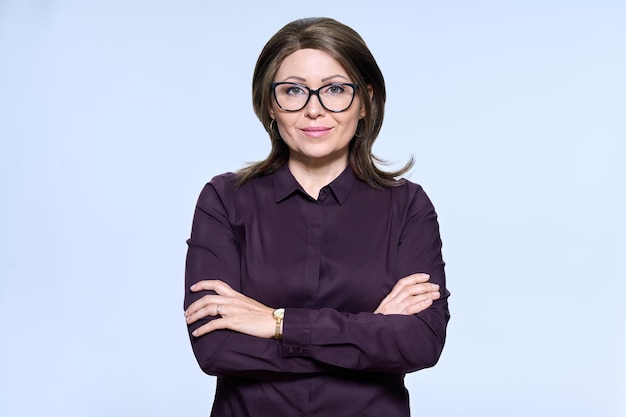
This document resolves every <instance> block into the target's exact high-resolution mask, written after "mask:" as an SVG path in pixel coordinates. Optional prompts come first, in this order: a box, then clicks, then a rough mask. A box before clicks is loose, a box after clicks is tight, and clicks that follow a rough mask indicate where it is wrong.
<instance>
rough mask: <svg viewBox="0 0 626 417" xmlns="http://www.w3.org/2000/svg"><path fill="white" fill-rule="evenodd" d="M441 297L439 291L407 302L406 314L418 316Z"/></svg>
mask: <svg viewBox="0 0 626 417" xmlns="http://www.w3.org/2000/svg"><path fill="white" fill-rule="evenodd" d="M440 296H441V295H440V294H439V292H437V291H433V292H429V293H427V294H421V295H418V296H415V297H411V299H409V300H407V301H406V302H405V303H404V304H403V313H404V314H417V313H419V312H421V311H424V310H426V309H427V308H428V307H430V306H431V305H432V303H433V302H434V301H435V300H436V299H438V298H439V297H440Z"/></svg>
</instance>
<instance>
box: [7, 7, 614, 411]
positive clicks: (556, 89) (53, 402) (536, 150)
mask: <svg viewBox="0 0 626 417" xmlns="http://www.w3.org/2000/svg"><path fill="white" fill-rule="evenodd" d="M307 16H330V17H333V18H336V19H338V20H340V21H342V22H344V23H346V24H348V25H350V26H352V27H353V28H354V29H356V30H357V31H358V32H359V33H360V34H361V35H362V36H363V37H364V38H365V40H366V42H367V43H368V45H369V46H370V48H371V50H372V52H373V53H374V56H375V57H376V59H377V60H378V63H379V65H380V67H381V69H382V71H383V73H384V75H385V78H386V80H387V88H388V105H387V109H386V110H387V113H386V114H387V116H386V120H385V124H384V126H383V130H382V132H381V135H380V137H379V139H378V141H377V143H376V146H375V152H376V154H377V155H378V156H380V157H382V158H384V159H387V160H389V161H390V162H391V163H392V166H396V167H397V166H399V165H400V164H402V163H404V162H405V161H406V160H407V159H408V158H409V156H410V155H411V154H413V155H414V156H415V159H416V164H415V167H414V169H413V170H412V172H411V174H410V179H411V180H413V181H415V182H418V183H420V184H422V185H423V186H424V188H425V189H426V191H427V192H428V193H429V195H430V197H431V198H432V200H433V202H434V203H435V207H436V208H437V211H438V213H439V219H440V223H441V232H442V237H443V241H444V257H445V259H446V261H447V274H448V283H449V287H450V290H451V292H452V297H451V298H450V308H451V312H452V320H451V322H450V326H449V337H448V341H447V345H446V348H445V350H444V353H443V356H442V358H441V360H440V363H439V364H438V365H437V366H436V367H434V368H432V369H428V370H424V371H421V372H417V373H414V374H410V375H408V376H407V385H408V387H409V389H410V391H411V408H412V414H413V415H415V416H476V417H487V416H489V417H502V416H507V417H508V416H512V417H513V416H555V415H562V416H569V417H574V416H576V417H578V416H593V417H596V416H600V417H618V416H626V405H625V401H626V400H624V398H625V396H626V395H625V394H626V376H625V375H626V360H625V355H626V354H625V353H624V352H626V336H625V334H626V331H625V330H626V329H625V324H624V323H625V319H626V311H625V310H626V309H625V306H624V304H625V303H624V301H623V300H624V297H625V295H626V294H625V286H626V285H625V283H624V280H625V278H626V274H625V268H624V261H625V260H626V222H625V220H624V216H625V214H626V199H625V197H624V194H625V191H626V187H625V186H624V180H625V179H626V169H625V165H626V161H625V158H626V152H625V151H626V145H625V143H626V81H625V80H626V25H625V23H624V22H626V4H625V3H624V2H623V1H617V0H616V1H608V0H604V1H603V0H599V1H576V0H568V1H565V0H562V1H558V0H554V1H551V0H541V1H539V0H537V1H533V0H529V1H522V0H520V1H462V0H457V1H438V2H434V1H432V2H431V1H421V0H420V1H408V0H407V1H400V2H394V1H387V2H382V1H365V0H360V1H345V2H339V1H336V0H333V1H327V0H320V1H316V2H292V1H290V2H287V1H281V2H271V1H267V2H261V1H258V2H257V1H249V2H244V1H228V2H212V1H209V0H205V1H200V0H198V1H191V0H182V1H181V0H178V1H174V0H170V1H148V0H145V1H132V0H98V1H88V0H83V1H80V0H74V1H72V0H56V1H55V0H48V1H45V0H40V1H34V0H33V1H28V0H0V141H1V142H0V144H1V147H0V174H1V178H0V195H1V199H2V200H1V206H0V209H1V214H2V216H1V220H0V239H1V248H0V340H1V343H0V352H1V355H0V415H1V416H6V417H17V416H28V417H30V416H64V417H100V416H102V417H104V416H107V417H108V416H151V417H153V416H164V417H165V416H167V417H169V416H207V415H208V414H209V410H210V405H211V400H212V396H213V392H214V386H215V379H214V378H213V377H209V376H207V375H204V374H203V373H202V372H201V371H200V369H199V367H198V366H197V364H196V362H195V359H194V357H193V354H192V352H191V348H190V346H189V341H188V338H187V335H186V330H185V324H184V321H183V309H182V296H183V272H184V260H185V253H186V245H185V240H186V239H187V237H188V234H189V231H190V226H191V220H192V214H193V208H194V205H195V201H196V198H197V196H198V194H199V192H200V189H201V188H202V186H203V185H204V183H205V182H207V181H209V180H210V179H211V177H213V176H214V175H216V174H218V173H222V172H224V171H233V170H236V169H238V168H240V167H241V166H243V165H244V164H245V163H246V162H248V161H255V160H259V159H262V158H264V157H265V156H266V154H267V152H268V150H269V141H268V138H267V135H266V133H265V132H264V130H263V128H262V126H261V125H260V123H259V122H258V120H257V119H256V118H255V116H254V114H253V112H252V105H251V98H250V90H251V76H252V71H253V67H254V64H255V61H256V58H257V56H258V54H259V52H260V51H261V48H262V46H263V45H264V43H265V42H266V41H267V40H268V39H269V37H270V36H271V35H273V34H274V33H275V32H276V31H277V30H278V29H279V28H280V27H282V26H283V25H284V24H286V23H287V22H289V21H291V20H294V19H296V18H300V17H307Z"/></svg>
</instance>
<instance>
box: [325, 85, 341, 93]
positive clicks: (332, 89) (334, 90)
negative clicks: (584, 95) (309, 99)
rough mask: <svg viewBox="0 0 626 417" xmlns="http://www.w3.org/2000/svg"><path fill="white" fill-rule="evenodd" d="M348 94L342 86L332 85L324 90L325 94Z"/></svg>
mask: <svg viewBox="0 0 626 417" xmlns="http://www.w3.org/2000/svg"><path fill="white" fill-rule="evenodd" d="M345 92H346V88H345V87H344V86H343V85H342V84H331V85H329V86H327V87H326V88H324V94H330V95H339V94H343V93H345Z"/></svg>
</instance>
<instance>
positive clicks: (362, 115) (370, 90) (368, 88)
mask: <svg viewBox="0 0 626 417" xmlns="http://www.w3.org/2000/svg"><path fill="white" fill-rule="evenodd" d="M367 94H368V95H369V96H370V101H372V99H373V98H374V89H373V88H372V86H371V85H370V84H368V85H367ZM360 116H361V119H362V118H364V117H365V104H364V103H361V113H360Z"/></svg>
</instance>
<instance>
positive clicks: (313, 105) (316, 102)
mask: <svg viewBox="0 0 626 417" xmlns="http://www.w3.org/2000/svg"><path fill="white" fill-rule="evenodd" d="M324 111H325V109H324V106H322V102H321V101H320V96H319V95H318V93H317V92H316V93H315V94H311V97H310V98H309V102H308V103H307V104H306V106H304V112H305V114H306V115H307V116H308V117H311V118H313V119H315V118H317V117H319V116H322V115H323V114H324Z"/></svg>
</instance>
